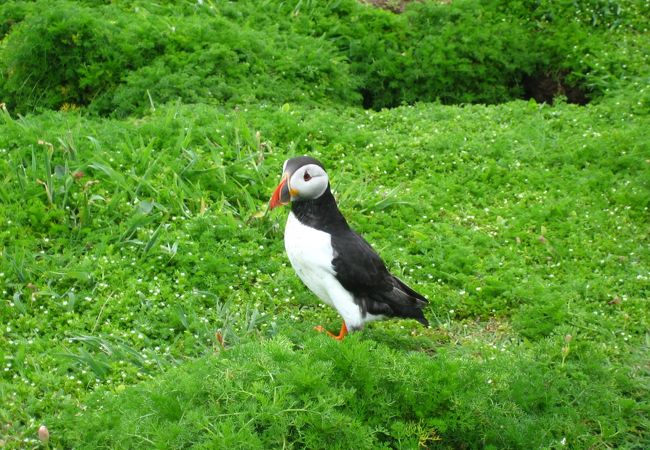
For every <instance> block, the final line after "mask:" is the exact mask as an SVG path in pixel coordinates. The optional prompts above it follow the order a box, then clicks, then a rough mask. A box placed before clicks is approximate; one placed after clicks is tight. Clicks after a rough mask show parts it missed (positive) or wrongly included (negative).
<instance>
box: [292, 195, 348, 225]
mask: <svg viewBox="0 0 650 450" xmlns="http://www.w3.org/2000/svg"><path fill="white" fill-rule="evenodd" d="M291 212H293V214H294V215H295V216H296V218H297V219H298V220H299V221H300V223H302V224H303V225H307V226H309V227H312V228H316V229H317V230H321V231H325V232H326V233H332V232H333V231H335V230H341V229H343V230H347V229H349V228H350V227H349V226H348V223H347V222H346V221H345V218H344V217H343V214H341V211H339V208H338V206H336V200H334V196H333V195H332V191H330V187H329V186H327V189H326V190H325V193H324V194H323V195H321V196H320V197H318V198H316V199H313V200H298V201H294V202H292V203H291Z"/></svg>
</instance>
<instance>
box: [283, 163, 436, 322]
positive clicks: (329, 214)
mask: <svg viewBox="0 0 650 450" xmlns="http://www.w3.org/2000/svg"><path fill="white" fill-rule="evenodd" d="M297 159H299V158H295V159H292V160H290V162H291V163H292V165H294V164H295V165H296V166H300V165H304V164H307V163H311V164H313V163H314V161H316V160H314V159H313V158H309V157H301V158H300V161H296V160H297ZM303 159H305V160H303ZM294 161H296V162H295V163H294ZM316 163H317V164H318V165H319V166H320V163H318V162H317V161H316ZM321 167H322V166H321ZM287 169H289V167H287ZM291 210H292V212H293V213H294V215H295V216H296V218H297V219H298V220H299V221H300V222H301V223H302V224H304V225H307V226H309V227H312V228H315V229H317V230H320V231H324V232H326V233H328V234H330V235H331V239H332V248H333V250H334V255H333V260H332V266H333V268H334V271H335V272H336V279H337V280H338V281H339V282H340V283H341V285H342V286H343V287H344V288H345V289H347V290H348V291H350V292H351V293H352V294H353V296H354V301H355V303H356V304H357V305H359V307H360V308H361V310H362V313H363V315H364V316H365V315H366V313H370V314H374V315H384V316H387V317H404V318H411V319H415V320H417V321H418V322H420V323H421V324H423V325H425V326H428V325H429V322H428V321H427V319H426V318H425V317H424V314H423V312H422V308H423V307H424V306H426V304H427V303H428V301H427V299H426V298H425V297H424V296H422V295H421V294H419V293H417V292H416V291H414V290H413V289H411V288H410V287H409V286H407V285H406V284H405V283H404V282H402V281H401V280H400V279H399V278H397V277H396V276H394V275H392V274H391V273H390V272H389V271H388V269H386V265H385V264H384V262H383V261H382V259H381V258H380V257H379V255H378V254H377V253H376V252H375V250H374V249H373V248H372V247H371V246H370V244H369V243H368V242H366V240H365V239H363V237H361V236H360V235H359V234H358V233H356V232H355V231H354V230H352V229H351V228H350V226H349V225H348V223H347V221H346V220H345V218H344V217H343V215H342V214H341V212H340V211H339V209H338V206H337V204H336V200H335V199H334V196H333V195H332V192H331V190H330V187H329V184H328V186H327V189H326V190H325V192H324V193H323V195H321V196H320V197H318V198H315V199H309V200H302V201H294V202H292V204H291Z"/></svg>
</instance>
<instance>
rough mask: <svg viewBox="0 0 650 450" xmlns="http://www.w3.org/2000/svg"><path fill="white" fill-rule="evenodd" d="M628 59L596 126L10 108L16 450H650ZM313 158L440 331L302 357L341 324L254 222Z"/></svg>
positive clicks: (393, 116) (340, 111) (548, 116)
mask: <svg viewBox="0 0 650 450" xmlns="http://www.w3.org/2000/svg"><path fill="white" fill-rule="evenodd" d="M20 3H21V4H22V2H20ZM68 3H69V2H67V3H66V4H68ZM86 3H87V4H91V3H92V2H86ZM127 3H128V2H124V3H123V4H121V5H122V7H124V8H126V6H124V5H127ZM132 3H135V2H132ZM137 3H138V4H142V5H144V4H145V3H146V2H137ZM206 3H209V2H206ZM307 3H309V2H306V3H305V5H307ZM61 4H63V3H61ZM80 4H81V2H80ZM310 5H311V4H310ZM635 5H636V4H635ZM146 6H147V7H148V8H151V9H154V8H155V5H153V4H148V3H146ZM227 6H228V10H227V11H224V12H223V14H224V17H227V18H228V20H231V21H233V23H240V22H241V23H247V26H250V27H251V29H253V30H255V28H254V27H253V26H252V25H251V23H252V22H247V19H246V17H249V19H250V18H251V17H253V18H254V17H256V16H255V15H251V16H245V14H244V12H246V11H248V12H249V13H250V10H249V9H246V8H249V6H246V8H244V6H242V7H241V8H242V9H241V10H238V9H237V5H236V4H234V3H233V4H228V5H227ZM289 6H290V5H285V4H282V5H281V8H280V7H278V10H281V11H284V10H283V9H282V8H287V7H289ZM311 6H313V8H316V6H315V5H311ZM22 7H23V8H28V6H25V4H23V5H22ZM80 7H81V6H80ZM185 7H187V8H191V6H188V5H185ZM638 7H639V8H642V5H641V6H638ZM161 8H162V7H161ZM19 9H20V8H18V9H17V10H16V11H18V10H19ZM25 10H26V9H23V10H20V11H23V12H24V11H25ZM631 10H632V11H637V10H636V9H634V8H632V9H631ZM6 11H7V10H5V9H3V10H2V12H3V13H6ZM16 11H13V13H12V14H14V15H15V14H18V13H16ZM20 11H19V12H20ZM84 11H85V13H88V14H90V12H88V11H86V10H84ZM237 11H240V12H241V14H242V15H241V16H237ZM301 11H302V12H303V13H305V11H307V9H302V10H301ZM623 11H624V12H625V14H628V15H629V11H630V9H624V10H623ZM140 13H142V10H140ZM339 13H340V14H341V16H342V17H343V16H344V15H343V14H342V13H341V11H340V10H339ZM152 14H153V13H152ZM165 14H167V13H166V12H165V13H164V14H161V15H160V17H158V18H156V19H155V20H162V19H161V17H164V16H165ZM250 14H253V13H250ZM305 14H306V13H305ZM314 14H315V13H314ZM319 14H320V13H319ZM364 14H365V13H364ZM367 14H369V15H371V16H373V17H374V15H379V16H381V17H384V15H383V14H384V13H367ZM621 14H623V13H621ZM625 14H623V16H624V15H625ZM190 16H191V15H190ZM0 17H4V16H0ZM125 17H126V16H125ZM314 17H320V16H317V15H314V16H310V17H307V18H299V19H295V20H296V21H298V22H296V23H294V25H295V27H296V29H298V30H299V29H300V27H299V25H300V26H302V25H301V24H302V22H301V21H302V20H304V21H305V23H308V22H309V20H312V19H313V18H314ZM386 17H387V16H386ZM386 17H384V19H382V20H388V21H392V20H403V19H401V18H400V19H395V18H386ZM594 17H596V16H594ZM122 19H124V18H122ZM122 19H120V20H122ZM330 19H331V18H330ZM628 19H629V17H628ZM97 20H100V19H97ZM101 20H103V19H101ZM101 20H100V22H98V23H103V22H101ZM124 20H126V19H124ZM183 20H187V21H188V23H189V22H192V24H193V26H195V27H197V28H192V30H194V31H196V30H198V29H200V25H201V23H202V22H201V19H200V17H199V16H197V17H194V16H191V17H190V18H185V19H183ZM206 20H207V19H206ZM292 20H293V19H292ZM342 20H343V19H342ZM377 20H379V19H377ZM630 22H631V23H633V24H636V25H635V26H636V27H637V28H638V27H641V26H642V25H643V21H642V20H641V19H639V18H638V17H637V16H636V15H633V14H632V19H630ZM156 23H157V22H156ZM260 23H262V24H263V23H266V22H263V21H261V22H260ZM327 23H329V22H327ZM377 23H382V22H381V21H379V22H377ZM5 25H6V24H5ZM5 25H3V27H2V28H0V30H2V32H3V33H7V31H6V29H7V27H6V26H5ZM114 25H115V24H110V23H108V24H105V26H107V27H109V28H110V27H111V26H114ZM285 25H286V24H285ZM261 26H262V25H260V27H261ZM598 26H601V24H600V22H599V25H598ZM136 31H138V30H137V29H134V30H130V31H129V30H126V31H125V32H126V33H127V34H128V33H130V32H136ZM140 31H141V30H140ZM194 31H192V33H193V32H194ZM258 31H259V30H258ZM285 31H286V30H285ZM294 31H296V30H294ZM188 33H189V34H188V35H183V36H185V37H187V36H192V33H190V32H188ZM256 33H257V31H251V34H250V35H249V37H250V39H251V42H254V39H256V38H255V36H256ZM616 33H620V30H619V29H617V30H616ZM625 33H627V34H625V36H626V40H617V41H616V44H615V45H617V46H621V48H624V49H625V54H626V55H628V56H630V55H631V56H630V58H631V61H630V62H629V63H630V67H633V69H630V76H629V77H627V75H626V76H623V77H619V78H617V79H616V80H613V79H610V81H611V83H610V84H607V85H603V87H602V92H603V95H604V97H603V98H601V99H600V100H599V101H597V102H593V103H592V104H589V105H587V106H584V107H580V106H575V105H569V104H566V103H564V102H563V101H562V99H559V100H558V101H557V102H556V103H555V105H553V106H549V105H546V104H537V103H535V102H534V101H511V102H507V103H503V104H498V105H489V106H486V105H441V104H437V103H417V104H414V105H412V106H406V105H405V106H401V107H399V108H394V109H390V110H381V111H372V110H364V109H361V108H359V107H356V106H350V105H349V104H347V103H346V102H339V101H336V100H335V99H334V100H335V101H332V99H323V98H322V97H321V93H322V92H323V91H322V90H319V89H321V88H322V89H326V86H325V85H321V86H320V87H319V88H318V89H317V88H314V90H313V91H312V93H311V94H309V95H312V97H309V95H307V98H305V101H302V100H300V99H293V100H291V101H285V100H286V98H280V101H276V100H278V99H277V98H276V99H275V100H273V98H275V97H274V94H276V93H275V92H266V91H265V93H264V96H263V97H264V98H265V99H266V100H264V101H250V102H243V103H242V104H237V105H235V104H221V105H219V104H217V103H218V102H216V103H215V101H214V98H201V95H203V94H201V93H200V91H195V90H193V88H192V86H193V85H192V84H190V85H187V86H185V85H184V84H183V83H181V82H180V81H179V83H178V84H174V89H178V90H180V91H183V88H184V87H185V88H187V92H190V91H191V92H193V93H195V94H196V95H197V97H196V98H193V100H192V101H195V103H193V104H189V103H187V102H182V101H176V102H174V101H172V102H170V103H166V104H158V103H157V102H156V104H155V105H154V106H155V108H148V109H147V113H146V114H144V113H142V110H138V109H137V108H135V109H133V110H131V111H130V112H129V111H127V110H128V108H127V109H126V110H125V111H127V113H128V114H126V116H125V117H122V118H118V116H120V115H121V116H124V115H125V113H124V111H122V113H121V114H117V115H116V116H115V117H114V118H109V117H100V116H97V115H94V114H93V106H92V105H90V106H89V109H83V108H81V109H75V108H72V109H70V108H66V109H67V111H46V110H43V111H40V112H38V113H34V114H30V115H27V116H20V115H18V114H17V113H16V112H15V111H14V110H7V109H6V108H3V109H2V110H1V111H0V156H1V158H0V177H1V179H0V202H1V203H2V207H1V208H0V256H1V258H0V288H1V290H2V301H0V318H2V326H1V327H0V446H4V447H7V448H38V447H41V448H48V447H49V448H89V449H90V448H116V449H117V448H180V447H192V446H196V447H197V448H276V447H283V448H284V447H286V448H357V447H359V448H521V449H528V448H549V449H550V448H553V449H555V448H557V449H559V448H635V449H642V448H647V447H648V446H649V445H650V403H649V402H648V399H649V398H650V366H649V364H650V357H649V356H648V355H650V333H649V331H648V330H649V329H650V308H649V307H648V294H649V292H650V245H649V244H650V234H649V232H650V221H649V220H648V218H649V217H650V215H649V211H648V209H649V208H650V140H649V139H648V132H647V130H648V129H649V128H650V115H649V113H650V91H649V90H648V85H647V82H646V81H647V73H649V72H647V62H646V57H645V56H639V49H640V48H642V43H643V42H644V40H646V39H647V37H646V36H643V35H640V34H639V35H637V31H636V28H634V27H633V29H631V30H627V31H626V32H625ZM298 34H300V35H301V36H303V37H301V38H299V39H298V41H295V42H293V43H287V46H288V47H289V48H294V49H295V48H297V46H299V45H298V43H299V42H303V41H301V40H300V39H307V38H306V37H304V34H305V33H302V32H301V33H298ZM617 35H618V34H617ZM287 36H288V35H287ZM188 39H189V38H188ZM287 39H289V37H287ZM323 39H326V38H323ZM327 39H331V36H330V37H327ZM188 42H189V43H188V45H190V44H192V42H193V41H191V40H190V41H188ZM305 42H306V41H305ZM327 42H329V41H327ZM335 42H336V41H335ZM598 42H600V41H598ZM339 44H340V42H339ZM337 45H338V44H337ZM599 45H600V44H599ZM612 45H614V44H612ZM326 47H327V49H326V50H327V52H330V51H334V50H332V48H333V47H331V46H330V44H327V45H326ZM200 54H201V53H200V52H198V53H195V54H193V56H191V57H198V55H200ZM328 54H329V53H328ZM635 55H636V56H635ZM172 56H173V55H172ZM172 56H170V55H168V56H167V58H172ZM186 56H187V55H186ZM188 58H190V56H188ZM300 61H301V60H300V59H297V60H296V61H294V64H296V65H297V66H300ZM599 67H600V69H598V70H602V72H598V73H601V74H606V73H608V72H607V70H606V69H603V68H602V66H599ZM351 70H352V69H351ZM644 71H646V72H644ZM350 73H352V72H350ZM639 73H644V74H645V75H644V76H645V77H646V78H643V76H639ZM187 74H191V71H188V72H187ZM593 74H594V73H592V75H593ZM113 75H115V74H113ZM113 75H111V76H113ZM339 75H341V74H339ZM131 76H133V74H130V75H127V78H128V77H131ZM341 76H343V75H341ZM594 76H595V75H594ZM109 78H110V77H109ZM118 78H119V77H118ZM181 78H182V77H181ZM110 79H112V78H110ZM179 79H180V78H179ZM593 79H594V78H592V80H593ZM608 79H609V78H608V77H607V76H603V78H599V80H600V81H599V82H604V81H603V80H608ZM120 80H121V81H117V82H116V83H118V89H126V88H127V87H128V86H130V85H129V81H128V80H127V79H126V78H124V79H122V78H120ZM143 80H144V78H143ZM233 80H234V81H233V83H234V85H235V86H236V88H235V90H236V91H237V95H243V96H245V94H246V93H247V87H246V81H245V80H246V78H238V77H234V79H233ZM251 80H255V78H254V77H253V78H252V79H251ZM337 80H338V81H337ZM342 80H344V79H343V78H335V79H332V82H333V83H339V82H342ZM132 81H133V80H132ZM258 81H259V80H258ZM252 82H253V81H251V83H252ZM119 83H125V84H119ZM238 83H241V84H238ZM307 85H308V83H307ZM264 86H266V87H264ZM352 87H354V86H352ZM268 88H269V85H263V86H260V85H257V86H256V87H254V88H253V87H251V92H252V91H255V89H258V90H259V91H256V92H262V91H264V89H268ZM301 89H302V88H301ZM308 90H309V89H307V91H308ZM197 92H198V93H197ZM154 94H155V92H154ZM188 95H189V94H188ZM192 95H194V94H192ZM280 97H282V96H280ZM241 98H243V97H241ZM0 100H1V99H0ZM249 100H250V99H249ZM297 154H310V155H313V156H315V157H317V158H319V159H321V160H322V161H323V162H324V164H325V165H326V167H327V169H328V172H329V174H330V177H331V180H332V187H333V189H334V190H335V195H336V197H337V198H338V200H339V204H340V207H341V209H342V211H343V213H344V214H345V215H346V217H347V218H348V219H349V221H350V222H351V224H352V225H353V226H354V227H355V229H357V230H358V231H359V232H361V233H362V234H363V235H364V236H365V237H366V238H367V239H368V240H369V241H370V242H371V243H372V244H373V245H374V246H375V248H376V249H377V250H378V251H379V252H380V254H381V255H382V256H383V258H384V259H385V260H386V262H387V264H388V266H389V268H390V269H391V271H393V272H394V273H395V274H397V275H399V276H400V277H401V278H402V279H404V280H405V281H406V282H407V283H409V284H410V285H412V286H413V287H414V288H416V289H417V290H418V291H420V292H422V293H423V294H425V295H426V296H427V297H428V298H429V299H430V306H429V308H428V309H427V310H426V315H427V317H428V318H429V319H430V321H431V323H432V328H431V329H423V328H422V327H421V326H420V325H419V324H417V323H415V322H409V321H393V322H381V323H374V324H372V325H370V326H369V327H368V328H367V329H366V330H364V331H362V332H359V333H356V334H354V335H352V336H350V337H349V338H346V340H345V341H343V342H341V343H339V342H334V341H332V340H330V339H328V338H327V337H326V336H324V335H321V334H318V333H316V332H314V331H313V326H314V325H318V324H322V325H324V326H326V327H328V328H330V329H336V328H338V326H339V325H340V319H339V317H338V316H337V315H336V313H335V312H334V311H332V310H331V309H329V308H327V307H325V306H323V305H321V304H320V303H319V302H318V301H317V300H316V298H315V297H314V296H313V294H311V293H310V292H309V291H308V290H307V289H306V288H305V287H304V286H303V285H302V284H301V283H300V281H299V280H298V278H297V277H296V276H295V273H294V272H293V270H292V269H291V267H290V266H289V264H288V261H287V259H286V256H285V254H284V248H283V243H282V232H283V226H284V221H285V217H286V214H287V210H286V209H284V210H277V211H276V210H274V211H273V212H270V213H269V212H268V211H266V204H267V202H268V199H269V197H270V194H271V192H272V190H273V188H274V187H275V185H276V183H277V182H278V179H279V176H280V175H281V173H280V172H281V168H282V163H283V161H284V160H285V159H286V158H287V157H290V156H293V155H297ZM217 334H219V335H220V336H222V337H223V339H224V341H225V349H224V347H223V346H222V345H221V344H220V342H219V339H217ZM41 424H45V425H47V427H48V429H49V432H50V441H49V443H48V444H41V443H40V442H39V441H38V438H37V430H38V428H39V426H40V425H41Z"/></svg>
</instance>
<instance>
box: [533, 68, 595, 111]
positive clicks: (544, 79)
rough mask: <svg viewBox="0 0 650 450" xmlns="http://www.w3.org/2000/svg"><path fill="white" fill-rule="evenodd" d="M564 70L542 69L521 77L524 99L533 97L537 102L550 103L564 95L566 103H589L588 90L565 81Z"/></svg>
mask: <svg viewBox="0 0 650 450" xmlns="http://www.w3.org/2000/svg"><path fill="white" fill-rule="evenodd" d="M566 75H567V73H566V72H559V73H558V72H555V71H551V70H543V71H540V72H537V73H535V74H533V75H527V76H525V77H524V79H523V86H524V99H526V100H529V99H531V98H534V99H535V100H536V101H537V102H539V103H542V102H545V103H549V104H552V103H553V100H554V99H555V98H556V97H558V96H564V97H566V101H567V103H575V104H577V105H586V104H587V103H589V99H588V98H587V94H588V92H587V91H586V90H585V89H583V88H581V87H579V86H573V85H571V84H569V83H567V81H566Z"/></svg>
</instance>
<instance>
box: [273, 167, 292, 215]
mask: <svg viewBox="0 0 650 450" xmlns="http://www.w3.org/2000/svg"><path fill="white" fill-rule="evenodd" d="M289 202H291V192H290V190H289V175H288V174H287V173H285V174H284V175H282V180H281V181H280V184H278V187H276V188H275V191H273V195H272V196H271V201H270V202H269V209H273V208H277V207H278V206H282V205H288V204H289Z"/></svg>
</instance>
